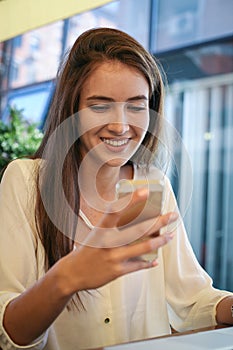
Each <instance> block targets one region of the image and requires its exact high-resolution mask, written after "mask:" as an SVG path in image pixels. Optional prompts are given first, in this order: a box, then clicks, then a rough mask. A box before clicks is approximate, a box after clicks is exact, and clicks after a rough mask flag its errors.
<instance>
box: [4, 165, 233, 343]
mask: <svg viewBox="0 0 233 350" xmlns="http://www.w3.org/2000/svg"><path fill="white" fill-rule="evenodd" d="M36 162H37V161H35V160H15V161H13V162H12V163H11V164H10V165H9V166H8V168H7V170H6V171H5V174H4V177H3V179H2V183H1V186H0V347H2V349H3V350H5V349H10V350H13V349H46V350H78V349H95V348H99V347H104V346H109V345H112V344H116V343H121V342H128V341H133V340H139V339H145V338H150V337H156V336H161V335H164V334H168V333H170V325H172V327H174V328H175V329H176V330H178V331H184V330H189V329H195V328H200V327H205V326H210V325H215V324H216V320H215V312H216V305H217V303H218V302H219V301H220V300H221V299H222V298H223V297H225V296H227V295H232V293H229V292H226V291H220V290H217V289H214V288H213V286H212V280H211V278H210V277H209V276H208V275H207V273H206V272H205V271H204V270H203V269H202V267H201V266H200V265H199V263H198V262H197V260H196V258H195V256H194V253H193V251H192V248H191V246H190V243H189V241H188V238H187V235H186V232H185V229H184V226H183V223H182V220H180V221H179V223H178V225H177V227H176V235H175V238H174V239H173V240H172V241H171V242H169V243H168V244H167V245H166V246H164V247H163V248H160V250H159V258H158V259H159V265H158V266H156V267H154V268H151V269H148V270H142V271H138V272H134V273H130V274H128V275H125V276H123V277H120V278H118V279H116V280H115V281H113V282H111V283H109V284H107V285H105V286H103V287H101V288H99V289H97V290H91V291H90V293H87V292H86V291H82V292H81V293H80V296H81V299H82V301H83V304H84V306H85V310H83V309H81V308H80V310H73V311H67V309H66V308H65V309H64V311H63V312H62V313H61V314H60V315H59V317H58V318H57V319H56V320H55V322H54V323H53V324H52V325H51V327H50V328H49V329H48V330H47V331H46V332H45V333H44V334H42V335H41V337H40V338H38V339H36V340H35V341H34V342H33V343H32V344H30V345H27V346H19V345H17V344H15V343H14V342H13V341H12V340H11V339H10V337H9V336H8V334H7V332H6V330H5V329H4V327H3V316H4V310H5V308H6V306H7V304H8V303H9V302H10V300H12V299H13V298H15V297H17V296H18V295H20V293H23V292H24V291H25V290H26V289H28V288H29V287H30V286H32V285H33V284H34V283H35V281H37V280H38V279H40V278H41V277H42V276H43V275H44V274H45V270H44V249H43V246H42V244H41V242H40V239H39V238H38V234H37V231H36V228H35V225H34V224H33V222H34V210H33V198H31V197H32V194H31V192H32V189H33V185H34V174H33V169H34V165H35V164H36ZM157 176H158V171H157V169H155V168H153V169H152V170H151V172H150V174H149V175H148V177H149V178H154V177H157ZM142 177H143V173H142V172H141V171H140V170H136V169H135V174H134V178H136V179H138V178H142ZM174 210H177V209H176V201H175V198H174V195H173V192H172V189H171V186H170V184H169V182H168V180H167V179H166V181H165V201H164V207H163V212H168V211H174ZM41 307H43V305H41Z"/></svg>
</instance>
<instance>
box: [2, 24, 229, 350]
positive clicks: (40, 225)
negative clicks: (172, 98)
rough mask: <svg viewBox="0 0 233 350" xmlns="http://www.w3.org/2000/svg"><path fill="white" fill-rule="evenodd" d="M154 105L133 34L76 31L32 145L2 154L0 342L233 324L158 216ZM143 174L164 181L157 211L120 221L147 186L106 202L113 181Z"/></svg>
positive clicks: (102, 341) (94, 344)
mask: <svg viewBox="0 0 233 350" xmlns="http://www.w3.org/2000/svg"><path fill="white" fill-rule="evenodd" d="M162 109H163V83H162V79H161V75H160V72H159V69H158V66H157V64H156V62H155V61H154V59H153V58H152V56H151V55H150V54H149V53H148V52H147V51H146V50H145V49H144V48H143V47H142V46H141V45H140V44H139V43H138V42H136V41H135V40H134V39H133V38H131V37H130V36H128V35H127V34H125V33H123V32H120V31H118V30H114V29H108V28H101V29H94V30H89V31H87V32H85V33H83V34H82V35H81V36H80V37H79V38H78V39H77V41H76V42H75V44H74V46H73V48H72V49H71V51H70V53H69V55H68V58H67V60H66V62H65V64H64V65H63V67H62V68H61V71H60V72H59V75H58V81H57V87H56V92H55V96H54V99H53V102H52V106H51V108H50V113H49V116H48V120H47V128H46V131H45V135H44V139H43V142H42V144H41V146H40V148H39V150H38V151H37V152H36V154H35V155H34V157H33V159H25V160H16V161H13V162H12V163H11V164H9V166H8V167H7V169H6V171H5V173H4V176H3V179H2V183H1V195H0V222H1V231H0V276H1V279H0V346H1V347H2V348H3V349H18V348H22V349H24V348H25V349H28V348H29V349H47V350H59V349H62V350H73V349H98V348H103V347H104V346H107V345H111V344H116V343H120V342H126V341H132V340H137V339H143V338H148V337H155V336H158V335H163V334H167V333H170V325H172V326H173V327H174V328H175V329H177V330H178V331H182V330H188V329H193V328H200V327H204V326H210V325H215V324H217V323H228V324H232V323H233V318H232V313H231V307H232V304H233V295H232V293H229V292H226V291H220V290H217V289H214V288H213V287H212V280H211V278H210V277H209V276H208V275H207V274H206V272H205V271H203V269H202V268H201V267H200V265H199V264H198V262H197V260H196V258H195V256H194V254H193V252H192V249H191V247H190V244H189V241H188V239H187V236H186V233H185V229H184V227H183V225H182V223H181V220H179V222H178V223H177V224H176V225H175V226H173V231H172V232H171V226H169V225H170V224H171V223H173V225H174V224H175V221H176V220H177V218H178V215H179V214H178V211H177V209H176V202H175V199H174V195H173V193H172V190H171V187H170V185H169V182H168V180H167V178H166V177H165V176H163V175H162V174H161V172H160V171H158V169H156V168H155V167H154V166H153V165H152V164H153V160H154V157H156V154H157V153H156V152H157V149H158V144H159V131H160V129H161V124H162ZM143 178H146V179H148V180H150V179H155V178H156V179H158V178H159V179H160V180H163V181H164V202H163V207H162V213H161V215H159V216H158V217H156V218H152V219H148V220H146V221H143V222H138V223H134V224H133V225H130V226H129V227H128V226H126V227H123V228H119V227H118V223H119V221H120V219H121V217H122V216H123V214H125V212H127V210H129V209H130V208H132V207H136V206H137V204H139V203H141V202H143V201H145V200H146V199H147V197H148V191H147V189H141V190H137V191H136V192H135V193H134V194H133V196H132V198H128V197H127V201H126V200H125V199H124V198H123V199H120V200H116V184H117V183H118V181H119V180H121V179H143ZM169 227H170V228H169ZM159 231H160V233H161V234H160V235H158V233H159ZM139 237H143V238H145V237H146V238H147V239H143V240H141V241H140V240H137V239H138V238H139ZM135 241H136V242H135ZM132 242H133V244H130V243H132ZM160 247H161V248H160ZM158 248H160V249H159V251H158V257H157V258H154V259H151V260H149V261H148V260H147V259H144V258H143V256H144V255H145V254H150V253H152V252H153V251H154V250H156V249H158Z"/></svg>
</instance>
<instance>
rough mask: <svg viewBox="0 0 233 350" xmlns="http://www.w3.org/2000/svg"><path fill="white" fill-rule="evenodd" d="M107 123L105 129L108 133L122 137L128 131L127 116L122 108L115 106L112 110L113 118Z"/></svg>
mask: <svg viewBox="0 0 233 350" xmlns="http://www.w3.org/2000/svg"><path fill="white" fill-rule="evenodd" d="M111 119H112V120H111V121H110V123H108V125H107V128H108V130H109V131H110V132H112V133H115V134H117V135H123V134H125V133H126V132H127V131H128V130H129V124H128V121H127V115H126V113H125V110H124V106H120V105H119V106H117V107H116V108H115V110H114V118H111Z"/></svg>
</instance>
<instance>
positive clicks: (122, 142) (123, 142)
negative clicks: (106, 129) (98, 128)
mask: <svg viewBox="0 0 233 350" xmlns="http://www.w3.org/2000/svg"><path fill="white" fill-rule="evenodd" d="M101 140H102V141H103V142H104V143H106V144H107V145H110V146H113V147H120V146H124V145H126V144H127V143H128V142H129V140H130V139H124V140H116V139H105V138H104V137H102V138H101Z"/></svg>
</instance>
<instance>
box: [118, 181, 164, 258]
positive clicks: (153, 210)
mask: <svg viewBox="0 0 233 350" xmlns="http://www.w3.org/2000/svg"><path fill="white" fill-rule="evenodd" d="M142 187H145V188H148V190H149V196H148V197H147V198H146V200H144V201H142V202H140V203H137V204H136V205H134V206H132V207H131V208H129V209H127V210H126V211H125V212H124V213H123V214H122V216H121V218H120V220H119V221H118V228H119V229H123V228H125V227H129V226H131V225H134V224H137V223H139V222H142V221H145V220H148V219H152V218H156V217H157V216H159V215H160V214H161V211H162V207H163V202H164V182H163V181H162V180H149V179H145V180H144V179H143V180H120V181H119V182H118V183H117V185H116V193H117V198H118V199H119V198H122V197H124V196H126V195H129V194H132V193H133V192H134V191H136V190H137V189H138V188H142ZM158 234H159V233H158ZM148 238H150V236H146V235H145V236H142V237H141V238H139V239H136V240H135V241H134V242H132V243H131V244H134V243H137V242H139V241H142V240H145V239H148ZM157 255H158V250H155V251H153V252H151V253H149V254H146V255H143V256H142V258H143V259H144V260H148V261H151V260H153V259H155V258H156V257H157Z"/></svg>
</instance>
